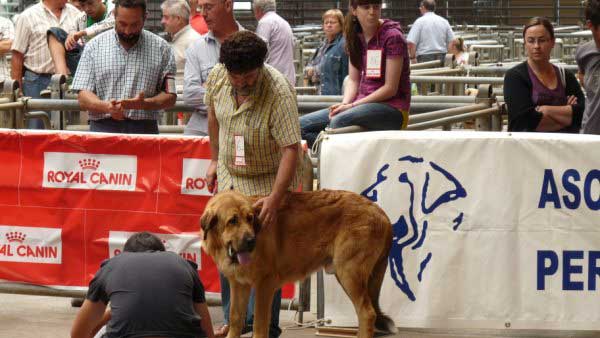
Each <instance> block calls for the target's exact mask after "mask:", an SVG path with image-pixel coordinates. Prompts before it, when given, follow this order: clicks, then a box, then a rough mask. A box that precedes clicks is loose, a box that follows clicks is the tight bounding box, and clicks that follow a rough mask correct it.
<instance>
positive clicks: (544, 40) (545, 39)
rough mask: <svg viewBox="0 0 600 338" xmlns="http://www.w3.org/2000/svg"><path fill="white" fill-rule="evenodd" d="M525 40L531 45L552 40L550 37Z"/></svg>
mask: <svg viewBox="0 0 600 338" xmlns="http://www.w3.org/2000/svg"><path fill="white" fill-rule="evenodd" d="M525 41H526V42H527V44H529V45H535V44H536V43H537V44H538V45H543V44H546V43H548V42H550V41H552V40H551V39H548V38H537V39H536V38H527V39H526V40H525Z"/></svg>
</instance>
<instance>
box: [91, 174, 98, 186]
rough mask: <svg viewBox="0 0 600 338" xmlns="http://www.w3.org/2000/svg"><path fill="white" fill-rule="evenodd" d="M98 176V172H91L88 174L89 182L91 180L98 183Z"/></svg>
mask: <svg viewBox="0 0 600 338" xmlns="http://www.w3.org/2000/svg"><path fill="white" fill-rule="evenodd" d="M98 176H99V173H92V174H91V175H90V182H92V183H93V184H98V183H99V180H98Z"/></svg>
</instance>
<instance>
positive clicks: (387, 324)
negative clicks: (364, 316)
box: [369, 252, 398, 333]
mask: <svg viewBox="0 0 600 338" xmlns="http://www.w3.org/2000/svg"><path fill="white" fill-rule="evenodd" d="M387 265H388V256H387V252H386V253H385V254H384V255H382V256H381V257H380V258H379V260H378V261H377V263H375V266H374V267H373V272H372V273H371V277H369V296H370V297H371V302H372V304H373V309H375V315H376V319H375V328H377V329H378V330H380V331H383V332H387V333H396V332H398V329H397V328H396V324H395V323H394V321H393V320H392V319H391V318H390V317H388V316H386V315H384V314H383V312H381V308H380V307H379V294H380V292H381V284H382V283H383V279H384V277H385V271H386V269H387Z"/></svg>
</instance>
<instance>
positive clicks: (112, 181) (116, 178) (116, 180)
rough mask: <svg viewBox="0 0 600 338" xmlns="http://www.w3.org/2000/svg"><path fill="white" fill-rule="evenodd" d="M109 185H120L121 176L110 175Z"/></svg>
mask: <svg viewBox="0 0 600 338" xmlns="http://www.w3.org/2000/svg"><path fill="white" fill-rule="evenodd" d="M108 184H115V185H117V184H119V174H113V173H110V174H108Z"/></svg>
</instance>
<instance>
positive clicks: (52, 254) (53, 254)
mask: <svg viewBox="0 0 600 338" xmlns="http://www.w3.org/2000/svg"><path fill="white" fill-rule="evenodd" d="M47 257H51V258H58V248H57V247H55V246H52V247H49V248H48V256H47Z"/></svg>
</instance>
